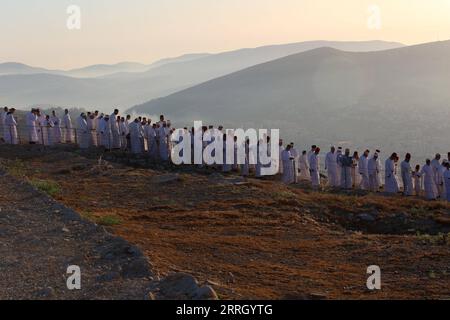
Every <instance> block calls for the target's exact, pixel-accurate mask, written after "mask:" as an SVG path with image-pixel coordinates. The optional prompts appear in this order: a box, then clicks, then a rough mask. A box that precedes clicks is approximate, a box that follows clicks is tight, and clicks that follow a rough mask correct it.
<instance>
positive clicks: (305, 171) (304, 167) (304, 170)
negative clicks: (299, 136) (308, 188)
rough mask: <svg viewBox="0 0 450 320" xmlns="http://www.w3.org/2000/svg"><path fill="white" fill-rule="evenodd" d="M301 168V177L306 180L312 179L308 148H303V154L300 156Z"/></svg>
mask: <svg viewBox="0 0 450 320" xmlns="http://www.w3.org/2000/svg"><path fill="white" fill-rule="evenodd" d="M299 168H300V179H301V180H305V181H309V180H311V174H310V172H309V161H308V154H307V152H306V150H303V151H302V155H301V156H300V159H299Z"/></svg>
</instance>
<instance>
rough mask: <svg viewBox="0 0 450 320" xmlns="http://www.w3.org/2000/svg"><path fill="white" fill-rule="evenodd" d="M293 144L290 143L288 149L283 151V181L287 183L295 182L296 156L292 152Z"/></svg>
mask: <svg viewBox="0 0 450 320" xmlns="http://www.w3.org/2000/svg"><path fill="white" fill-rule="evenodd" d="M291 148H292V146H291V145H290V144H288V145H287V146H286V149H284V150H283V151H282V152H281V161H282V164H283V176H282V181H283V183H285V184H291V183H294V157H293V156H292V154H291Z"/></svg>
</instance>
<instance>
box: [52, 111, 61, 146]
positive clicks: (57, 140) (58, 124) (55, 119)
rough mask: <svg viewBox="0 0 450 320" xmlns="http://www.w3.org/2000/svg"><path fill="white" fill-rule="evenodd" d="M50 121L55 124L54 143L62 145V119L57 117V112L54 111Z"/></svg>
mask: <svg viewBox="0 0 450 320" xmlns="http://www.w3.org/2000/svg"><path fill="white" fill-rule="evenodd" d="M50 121H51V122H52V124H53V142H54V143H61V142H62V129H61V119H60V118H59V117H58V116H57V115H56V111H55V110H53V111H52V115H51V116H50Z"/></svg>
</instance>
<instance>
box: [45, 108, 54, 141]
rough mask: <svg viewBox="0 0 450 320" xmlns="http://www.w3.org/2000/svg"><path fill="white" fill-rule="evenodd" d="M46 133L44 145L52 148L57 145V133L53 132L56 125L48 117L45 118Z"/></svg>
mask: <svg viewBox="0 0 450 320" xmlns="http://www.w3.org/2000/svg"><path fill="white" fill-rule="evenodd" d="M44 126H45V131H46V133H47V136H46V138H45V139H44V145H45V146H52V145H54V144H55V133H54V131H53V129H54V127H55V126H54V124H53V122H52V121H51V120H50V116H49V115H46V116H45V123H44Z"/></svg>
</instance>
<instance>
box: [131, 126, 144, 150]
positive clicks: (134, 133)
mask: <svg viewBox="0 0 450 320" xmlns="http://www.w3.org/2000/svg"><path fill="white" fill-rule="evenodd" d="M129 130H130V143H131V153H133V154H141V153H142V152H143V150H142V143H141V140H142V137H143V132H142V130H141V124H140V121H139V119H135V120H134V121H133V122H132V123H130V127H129Z"/></svg>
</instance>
